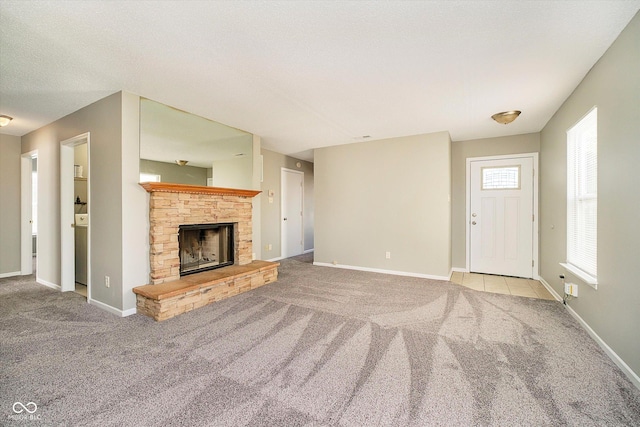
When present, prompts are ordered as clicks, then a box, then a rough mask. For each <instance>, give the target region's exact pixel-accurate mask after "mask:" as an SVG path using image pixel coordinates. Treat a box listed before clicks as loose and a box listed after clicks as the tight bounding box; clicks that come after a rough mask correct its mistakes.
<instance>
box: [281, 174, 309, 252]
mask: <svg viewBox="0 0 640 427" xmlns="http://www.w3.org/2000/svg"><path fill="white" fill-rule="evenodd" d="M286 172H293V173H297V174H298V175H302V188H301V190H300V192H301V196H302V207H301V208H302V218H301V221H302V224H301V230H300V234H301V236H300V237H301V239H302V253H304V215H305V214H304V172H302V171H298V170H295V169H288V168H280V257H281V258H285V257H286V256H287V255H286V254H285V249H286V238H287V236H286V233H285V226H284V221H283V215H284V212H285V207H284V204H285V198H284V197H282V193H284V191H285V186H284V174H285V173H286Z"/></svg>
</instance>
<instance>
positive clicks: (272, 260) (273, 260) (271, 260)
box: [266, 256, 284, 262]
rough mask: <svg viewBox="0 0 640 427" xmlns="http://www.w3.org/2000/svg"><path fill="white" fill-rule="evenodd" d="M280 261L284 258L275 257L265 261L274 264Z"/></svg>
mask: <svg viewBox="0 0 640 427" xmlns="http://www.w3.org/2000/svg"><path fill="white" fill-rule="evenodd" d="M281 259H284V257H281V256H277V257H275V258H271V259H268V260H266V261H268V262H276V261H280V260H281Z"/></svg>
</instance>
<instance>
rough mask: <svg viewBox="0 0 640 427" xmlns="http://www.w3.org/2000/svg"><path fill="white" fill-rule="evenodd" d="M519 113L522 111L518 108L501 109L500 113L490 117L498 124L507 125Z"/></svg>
mask: <svg viewBox="0 0 640 427" xmlns="http://www.w3.org/2000/svg"><path fill="white" fill-rule="evenodd" d="M520 113H522V111H519V110H512V111H503V112H502V113H496V114H494V115H493V116H491V118H492V119H493V120H495V121H496V122H498V123H500V124H503V125H508V124H509V123H511V122H512V121H514V120H515V119H517V118H518V116H519V115H520Z"/></svg>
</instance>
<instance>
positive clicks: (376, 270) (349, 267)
mask: <svg viewBox="0 0 640 427" xmlns="http://www.w3.org/2000/svg"><path fill="white" fill-rule="evenodd" d="M313 265H317V266H319V267H332V268H342V269H344V270H357V271H368V272H370V273H381V274H391V275H394V276H406V277H418V278H421V279H433V280H444V281H447V280H449V277H447V276H435V275H431V274H421V273H409V272H405V271H396V270H383V269H380V268H369V267H357V266H353V265H344V264H330V263H328V262H314V263H313Z"/></svg>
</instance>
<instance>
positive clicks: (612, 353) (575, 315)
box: [539, 277, 640, 390]
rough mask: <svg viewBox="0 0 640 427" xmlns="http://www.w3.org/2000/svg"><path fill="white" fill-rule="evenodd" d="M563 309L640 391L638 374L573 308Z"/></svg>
mask: <svg viewBox="0 0 640 427" xmlns="http://www.w3.org/2000/svg"><path fill="white" fill-rule="evenodd" d="M539 280H540V283H542V284H543V285H544V287H545V288H547V290H548V291H549V292H551V295H553V297H554V298H555V299H557V300H558V301H562V298H561V297H560V295H558V293H557V292H556V291H554V290H553V288H552V287H551V286H550V285H549V284H548V283H547V282H546V281H545V280H544V279H543V278H542V277H540V279H539ZM565 308H566V309H567V311H568V312H569V314H570V315H571V316H573V318H574V319H576V320H577V321H578V323H580V326H582V327H583V328H584V329H585V330H586V331H587V333H588V334H589V335H590V336H591V338H593V340H594V341H595V342H597V343H598V345H599V346H600V348H601V349H602V350H603V351H604V352H605V353H606V354H607V356H609V358H610V359H611V360H612V361H613V363H615V364H616V365H617V366H618V368H620V370H621V371H622V372H623V373H624V374H625V375H626V376H627V378H629V380H630V381H631V383H633V385H634V386H636V388H637V389H639V390H640V377H639V376H638V374H636V373H635V372H633V370H632V369H631V368H630V367H629V365H627V364H626V363H625V362H624V360H622V359H621V358H620V356H618V354H617V353H616V352H615V351H613V349H612V348H611V347H609V345H608V344H607V343H606V342H604V340H603V339H602V338H600V336H599V335H598V334H597V333H596V331H594V330H593V329H591V326H589V324H588V323H587V322H586V321H585V320H584V319H583V318H582V317H581V316H580V315H579V314H578V313H576V311H575V310H574V309H573V308H571V307H570V306H569V305H565Z"/></svg>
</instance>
